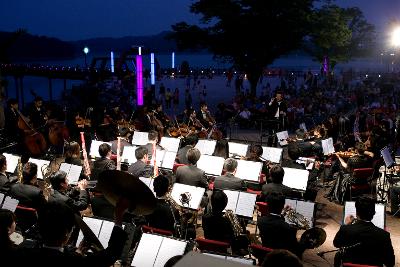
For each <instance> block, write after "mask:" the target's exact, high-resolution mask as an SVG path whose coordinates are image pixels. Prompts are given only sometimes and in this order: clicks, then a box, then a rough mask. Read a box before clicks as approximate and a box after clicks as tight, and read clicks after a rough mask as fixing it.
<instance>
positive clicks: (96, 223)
mask: <svg viewBox="0 0 400 267" xmlns="http://www.w3.org/2000/svg"><path fill="white" fill-rule="evenodd" d="M82 219H83V221H84V222H85V223H86V224H87V226H89V228H90V230H92V232H93V233H94V234H95V236H97V237H98V236H99V234H100V229H101V225H102V224H103V221H102V220H99V219H95V218H90V217H83V218H82ZM82 239H83V233H82V231H79V235H78V239H77V241H76V245H77V246H79V244H80V243H81V241H82Z"/></svg>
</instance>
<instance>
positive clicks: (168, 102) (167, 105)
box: [165, 88, 172, 109]
mask: <svg viewBox="0 0 400 267" xmlns="http://www.w3.org/2000/svg"><path fill="white" fill-rule="evenodd" d="M171 100H172V93H171V89H170V88H167V92H166V93H165V108H166V109H170V108H171Z"/></svg>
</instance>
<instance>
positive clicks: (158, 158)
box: [150, 149, 166, 167]
mask: <svg viewBox="0 0 400 267" xmlns="http://www.w3.org/2000/svg"><path fill="white" fill-rule="evenodd" d="M165 152H166V151H165V150H161V149H157V150H156V162H157V166H158V167H160V166H161V162H162V160H163V158H164V154H165ZM150 165H151V166H154V161H153V160H150Z"/></svg>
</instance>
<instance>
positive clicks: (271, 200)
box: [266, 192, 285, 214]
mask: <svg viewBox="0 0 400 267" xmlns="http://www.w3.org/2000/svg"><path fill="white" fill-rule="evenodd" d="M266 202H267V203H268V210H269V212H272V213H275V214H281V212H282V209H283V207H284V206H285V196H284V195H283V194H281V193H277V192H272V193H269V194H268V195H267V197H266Z"/></svg>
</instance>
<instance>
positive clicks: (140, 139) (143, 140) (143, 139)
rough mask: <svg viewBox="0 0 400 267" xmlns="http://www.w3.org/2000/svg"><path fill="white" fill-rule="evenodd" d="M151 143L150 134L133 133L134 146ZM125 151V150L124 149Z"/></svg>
mask: <svg viewBox="0 0 400 267" xmlns="http://www.w3.org/2000/svg"><path fill="white" fill-rule="evenodd" d="M148 142H149V133H148V132H137V131H135V132H134V133H133V137H132V145H137V146H143V145H145V144H147V143H148ZM124 149H125V148H124Z"/></svg>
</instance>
